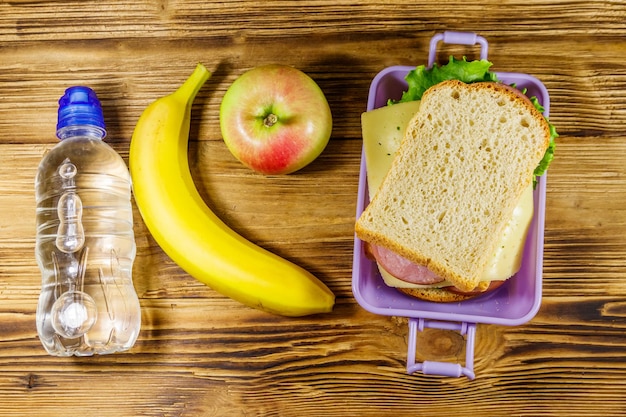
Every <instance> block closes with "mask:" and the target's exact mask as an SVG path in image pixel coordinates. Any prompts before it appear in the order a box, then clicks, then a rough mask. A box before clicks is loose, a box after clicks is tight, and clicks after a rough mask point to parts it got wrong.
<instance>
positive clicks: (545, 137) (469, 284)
mask: <svg viewBox="0 0 626 417" xmlns="http://www.w3.org/2000/svg"><path fill="white" fill-rule="evenodd" d="M444 91H445V92H446V93H447V92H448V91H452V92H458V91H461V94H473V92H479V93H480V95H481V97H482V96H484V95H485V94H486V95H487V97H491V99H493V100H496V101H498V103H500V101H501V102H502V103H505V104H503V106H504V105H506V103H507V102H509V101H510V102H511V103H513V105H514V106H515V109H516V111H519V112H520V113H523V117H528V118H530V119H532V120H533V121H530V120H529V119H525V121H524V123H529V124H532V126H533V127H534V128H536V129H538V130H540V132H539V133H537V132H533V134H536V135H538V136H539V138H537V139H535V140H536V141H537V144H536V146H534V145H533V147H532V149H529V152H531V153H532V155H528V160H529V162H527V164H529V165H530V164H535V165H534V166H532V167H530V166H528V167H524V169H525V171H524V170H521V171H524V172H527V171H529V170H530V175H526V174H525V175H522V176H520V177H519V178H517V180H516V183H515V184H511V187H512V188H514V189H513V191H511V192H510V199H509V200H508V201H506V202H503V203H502V204H504V205H506V207H503V208H502V213H503V214H502V215H501V216H500V217H499V218H498V219H496V220H497V221H498V222H499V224H498V225H496V226H494V230H493V235H495V236H498V235H499V234H501V233H502V230H503V229H504V227H505V226H506V222H505V221H504V220H503V219H502V218H503V217H506V215H507V214H510V213H512V210H513V208H514V206H515V204H516V202H517V200H518V199H519V197H520V196H521V194H522V191H523V190H524V189H525V188H526V187H527V186H529V185H530V182H531V181H532V175H531V174H532V170H534V168H535V167H536V165H537V164H538V163H539V161H540V160H541V158H542V157H543V155H544V153H545V151H546V149H547V148H548V145H549V141H550V128H549V125H548V123H547V121H546V120H545V118H544V117H543V115H542V114H541V113H540V112H539V111H537V109H535V107H534V106H533V104H532V103H531V102H530V100H529V99H528V98H527V97H526V96H524V95H523V94H522V93H521V92H519V91H518V90H516V89H513V88H512V87H509V86H505V85H502V84H499V83H493V82H484V83H475V84H465V83H462V82H460V81H457V80H450V81H445V82H443V83H440V84H438V85H436V86H434V87H432V88H430V89H429V90H427V91H426V92H425V93H424V96H423V97H422V105H421V106H420V110H419V111H418V113H417V114H416V115H415V116H414V118H413V119H412V120H411V122H410V123H409V127H408V128H407V131H406V135H405V138H404V140H403V143H402V145H401V147H400V150H399V151H398V154H402V153H403V152H404V153H407V154H408V152H409V151H406V150H405V149H403V148H407V149H409V150H411V149H410V148H411V145H407V144H406V142H410V141H416V140H418V139H419V137H420V134H421V129H424V128H423V127H422V126H424V124H425V123H424V121H425V120H426V119H427V118H429V117H431V115H429V113H428V112H429V111H431V110H429V109H428V108H427V107H428V106H429V105H430V104H431V96H436V95H438V94H439V95H441V94H444V93H443V92H444ZM453 94H455V93H453ZM432 100H433V101H434V100H436V98H433V99H432ZM435 104H436V103H435ZM492 107H494V106H493V105H492ZM509 111H510V110H509ZM432 117H437V115H435V116H432ZM493 117H499V116H498V115H493ZM413 146H414V145H413ZM413 151H414V150H413ZM403 158H404V159H405V160H403ZM407 158H408V156H406V155H402V157H398V156H396V159H394V163H393V166H392V169H391V170H390V173H391V171H394V169H395V171H396V172H395V173H394V174H393V177H392V180H397V178H398V171H399V170H401V169H402V167H401V166H400V165H402V164H405V165H406V164H410V163H411V162H412V161H411V160H409V161H406V159H407ZM390 173H388V174H387V177H386V178H385V181H383V185H382V186H381V189H383V188H386V189H387V191H386V194H385V197H380V198H381V199H382V198H385V199H387V200H390V199H393V198H395V197H394V196H393V190H390V189H391V188H393V186H394V185H395V183H394V184H391V185H390V184H385V183H387V182H391V181H392V180H390V181H387V179H388V178H389V177H390V175H391V174H390ZM402 185H403V186H404V185H405V184H402ZM381 194H382V193H381V192H380V191H379V193H377V195H376V196H375V197H374V200H373V201H375V200H376V199H378V198H379V195H381ZM390 196H391V197H390ZM373 201H372V202H373ZM384 204H387V205H389V204H390V203H389V201H386V203H385V202H382V203H381V202H379V204H378V206H377V207H376V209H373V210H371V211H372V212H369V213H368V211H370V206H372V204H370V206H368V207H367V208H366V210H365V212H364V213H363V215H362V216H361V217H360V218H359V220H358V221H357V223H356V226H355V230H356V234H357V236H358V237H359V238H361V239H362V240H364V241H367V242H370V243H372V244H376V245H380V246H384V247H386V248H388V249H390V250H392V251H394V252H396V253H398V254H399V255H401V256H403V257H405V258H407V259H409V260H411V261H412V262H415V263H418V264H421V265H424V266H426V267H428V268H429V269H430V270H431V271H433V272H434V273H436V274H438V275H440V276H442V277H444V278H445V279H447V280H449V281H451V282H453V283H454V284H455V286H456V287H457V288H459V289H460V290H462V291H470V290H472V289H474V288H475V287H476V285H477V283H478V274H479V273H480V272H481V271H482V270H483V269H484V267H485V264H486V259H487V257H486V256H485V254H484V253H468V254H467V255H465V256H467V257H470V258H471V259H470V262H474V263H475V264H476V265H472V266H471V268H473V270H472V272H471V275H472V276H464V274H463V273H459V269H458V268H457V269H454V268H451V267H450V265H447V264H445V262H442V261H441V260H440V259H434V258H435V256H436V255H437V254H435V255H433V251H431V255H427V254H426V253H425V252H422V251H419V250H416V249H415V248H413V247H410V246H408V245H407V244H406V242H402V241H400V240H399V239H397V238H393V237H390V236H389V235H388V234H387V233H386V232H387V231H386V230H385V229H384V228H381V227H378V226H377V227H372V225H371V224H370V223H372V222H374V221H375V220H374V219H375V218H376V216H381V215H382V213H383V212H385V211H384V210H383V209H382V208H381V206H383V205H384ZM367 219H370V220H369V221H368V220H367ZM403 220H404V219H403ZM433 233H434V232H433ZM492 240H493V242H492V243H489V244H486V245H485V247H484V248H483V250H484V251H485V252H489V251H491V250H493V248H494V247H495V244H496V243H497V242H496V240H497V239H495V238H494V239H492ZM490 245H491V246H490ZM433 290H434V291H433ZM433 290H431V289H428V291H423V290H421V289H420V290H416V291H413V290H409V291H407V292H405V291H403V292H405V293H408V294H409V295H411V294H413V296H417V297H418V298H422V299H429V300H431V301H440V302H445V301H444V300H452V301H455V300H458V299H459V297H461V298H462V299H467V298H471V297H472V296H469V297H465V296H460V295H459V294H454V293H450V292H449V291H442V290H436V289H433ZM449 294H452V295H449Z"/></svg>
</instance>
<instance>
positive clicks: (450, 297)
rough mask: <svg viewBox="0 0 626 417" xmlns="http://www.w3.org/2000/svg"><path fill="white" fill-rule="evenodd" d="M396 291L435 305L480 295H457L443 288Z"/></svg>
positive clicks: (402, 289) (399, 289)
mask: <svg viewBox="0 0 626 417" xmlns="http://www.w3.org/2000/svg"><path fill="white" fill-rule="evenodd" d="M396 289H397V290H398V291H400V292H402V293H404V294H406V295H409V296H411V297H415V298H419V299H420V300H425V301H433V302H435V303H456V302H461V301H465V300H469V299H470V298H474V297H476V296H478V295H480V294H471V295H465V294H457V293H454V292H451V291H448V290H446V289H445V288H396Z"/></svg>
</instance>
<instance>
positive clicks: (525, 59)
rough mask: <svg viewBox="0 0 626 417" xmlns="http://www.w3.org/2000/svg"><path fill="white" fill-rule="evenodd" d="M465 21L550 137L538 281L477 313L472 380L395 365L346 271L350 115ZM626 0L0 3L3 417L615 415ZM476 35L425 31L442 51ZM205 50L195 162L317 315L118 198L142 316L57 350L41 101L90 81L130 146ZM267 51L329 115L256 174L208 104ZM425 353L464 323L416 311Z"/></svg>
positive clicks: (390, 341) (624, 404) (622, 403)
mask: <svg viewBox="0 0 626 417" xmlns="http://www.w3.org/2000/svg"><path fill="white" fill-rule="evenodd" d="M443 30H464V31H475V32H477V33H479V34H480V35H482V36H484V37H486V38H487V40H488V41H489V46H490V49H489V57H490V59H491V60H492V61H493V62H494V67H493V69H494V70H497V71H514V72H524V73H529V74H532V75H534V76H536V77H537V78H539V79H540V80H541V81H542V82H543V83H544V84H545V85H546V86H547V88H548V90H549V92H550V96H551V111H550V118H551V120H552V122H553V123H554V124H555V125H556V126H557V128H558V130H559V132H560V134H561V136H560V137H559V138H558V141H557V142H558V145H557V146H558V147H557V158H556V160H555V162H554V164H553V165H552V167H551V170H550V172H549V177H548V196H547V213H546V217H547V221H546V235H545V260H544V283H543V293H544V296H543V300H542V306H541V308H540V311H539V313H538V314H537V316H536V317H535V318H533V320H531V321H530V322H529V323H527V324H525V325H521V326H516V327H503V326H495V325H478V330H477V337H476V352H475V370H476V373H477V378H476V380H474V381H468V380H466V379H463V378H442V377H433V376H424V375H421V374H415V375H407V374H406V369H405V365H406V355H407V352H406V350H407V341H408V340H407V339H408V325H407V320H406V319H405V318H401V317H384V316H378V315H374V314H371V313H368V312H366V311H365V310H363V309H362V308H361V307H360V306H359V305H358V304H357V302H356V301H355V299H354V297H353V295H352V290H351V271H352V244H353V226H354V213H355V210H356V193H357V180H358V170H359V163H360V152H361V132H360V114H361V112H362V111H364V109H365V104H366V100H367V93H368V88H369V84H370V82H371V80H372V78H373V77H374V76H375V75H376V73H378V72H379V71H380V70H382V69H383V68H385V67H387V66H390V65H419V64H422V63H425V62H426V59H427V53H428V43H429V41H430V38H431V37H432V36H433V35H434V34H435V33H438V32H441V31H443ZM624 33H626V3H625V2H623V1H621V0H619V1H618V0H614V1H600V0H596V1H583V0H568V1H562V0H529V1H524V2H521V1H516V0H508V1H495V0H487V1H481V2H466V1H448V0H444V1H430V0H425V1H421V2H415V1H409V0H399V1H387V0H384V1H370V0H364V1H354V0H352V1H347V0H335V1H327V0H314V1H307V2H303V1H280V0H268V1H235V0H229V1H221V2H217V1H205V0H194V1H191V0H190V1H184V0H155V1H149V0H123V1H112V0H106V1H95V0H92V1H80V2H76V1H69V0H9V1H4V2H1V3H0V417H5V416H6V417H9V416H10V417H17V416H20V417H22V416H67V415H85V416H102V417H107V416H115V417H121V416H168V417H169V416H294V417H305V416H339V415H341V416H360V417H368V416H372V417H373V416H386V415H389V416H394V417H399V416H416V415H418V416H435V417H437V416H442V417H443V416H450V415H455V414H466V415H477V416H479V415H480V416H592V415H597V416H621V415H624V414H626V133H625V132H626V65H624V60H623V57H624V55H626V40H625V38H624ZM477 53H478V51H477V50H476V48H466V47H459V46H454V45H446V46H443V45H442V46H441V48H440V49H439V50H438V59H439V60H440V61H445V60H447V57H448V55H450V54H455V55H457V56H458V55H463V54H466V55H468V56H469V57H475V56H477ZM198 61H201V62H203V63H204V64H205V65H207V66H208V67H209V68H210V69H211V70H212V71H213V72H214V74H213V77H212V78H211V79H210V80H209V81H208V83H207V84H206V86H205V87H204V88H203V89H202V90H201V92H200V94H199V96H198V98H197V100H196V102H195V104H194V108H193V116H192V119H193V120H192V132H191V143H190V150H189V158H190V163H191V166H192V174H193V177H194V180H195V182H196V185H197V187H198V189H199V190H200V193H201V194H202V196H203V198H204V199H205V200H206V201H207V203H208V204H209V205H210V206H211V207H213V209H214V210H215V211H216V212H217V213H218V214H219V215H220V216H221V217H222V218H223V219H224V220H225V221H226V222H227V223H228V224H229V225H231V226H232V227H233V228H234V229H235V230H237V231H238V232H239V233H241V234H242V235H244V236H246V237H247V238H249V239H251V240H252V241H254V242H256V243H258V244H260V245H261V246H263V247H266V248H268V249H270V250H272V251H274V252H276V253H278V254H280V255H281V256H284V257H285V258H288V259H290V260H292V261H294V262H296V263H298V264H300V265H302V266H304V267H306V268H307V269H309V270H310V271H311V272H313V273H314V274H316V275H317V276H319V277H320V278H321V279H322V280H323V281H324V282H326V283H327V284H328V286H329V287H330V288H331V289H332V290H333V291H334V292H335V294H336V295H337V305H336V307H335V310H334V311H333V312H332V313H330V314H325V315H320V316H315V317H307V318H298V319H288V318H282V317H277V316H272V315H268V314H265V313H262V312H259V311H256V310H251V309H249V308H246V307H244V306H242V305H240V304H238V303H236V302H234V301H232V300H230V299H227V298H224V297H222V296H221V295H219V294H217V293H215V292H214V291H212V290H211V289H210V288H208V287H206V286H204V285H203V284H201V283H199V282H197V281H195V280H194V279H193V278H191V277H190V276H188V275H187V274H185V273H184V272H183V271H182V270H181V269H180V268H179V267H178V266H177V265H176V264H175V263H173V262H172V261H171V260H170V259H169V258H168V257H167V256H166V255H165V254H164V253H163V252H162V251H161V249H160V248H159V247H158V245H157V244H156V243H155V241H154V240H153V239H152V238H151V236H150V234H149V233H148V231H147V229H146V227H145V225H144V224H143V222H142V220H141V217H140V216H139V213H138V212H137V211H136V210H135V212H134V214H135V233H136V239H137V247H138V253H137V259H136V261H135V268H134V283H135V287H136V289H137V292H138V294H139V296H140V302H141V306H142V321H143V323H142V331H141V333H140V335H139V339H138V341H137V343H136V345H135V347H134V348H133V349H132V350H131V351H130V352H129V353H126V354H117V355H108V356H102V357H93V358H71V359H59V358H54V357H51V356H48V355H47V354H46V353H45V351H44V350H43V348H42V347H41V344H40V342H39V340H38V338H37V333H36V329H35V309H36V303H37V297H38V294H39V286H40V275H39V270H38V268H37V265H36V262H35V259H34V253H33V252H34V242H35V239H34V229H35V217H34V211H35V202H34V191H33V180H34V176H35V172H36V169H37V164H38V162H39V160H40V159H41V157H42V156H43V155H44V153H45V152H46V151H47V150H48V149H50V148H51V147H52V146H53V145H54V144H55V142H56V140H55V139H54V126H55V123H56V109H57V100H58V98H59V97H60V95H61V94H62V93H63V90H64V89H65V88H66V87H68V86H70V85H75V84H82V83H85V84H88V85H90V86H92V87H93V88H94V89H95V90H96V91H97V92H98V95H99V97H100V99H101V100H102V102H103V106H104V110H105V117H106V119H107V125H108V131H109V137H108V139H107V140H108V142H109V143H111V144H112V146H113V147H114V148H115V149H116V150H117V151H119V152H120V154H122V156H123V157H124V158H127V156H128V146H129V138H130V136H131V134H132V131H133V128H134V124H135V122H136V121H137V118H138V117H139V115H140V114H141V111H142V110H143V109H144V108H145V106H147V104H148V103H150V102H151V101H153V100H154V99H156V98H158V97H160V96H162V95H165V94H168V93H169V92H171V91H173V90H174V89H175V88H176V87H177V86H178V85H179V84H180V83H181V82H182V81H183V80H184V79H185V78H186V77H187V75H189V73H190V72H191V70H192V69H193V67H194V66H195V63H196V62H198ZM269 62H280V63H285V64H289V65H294V66H296V67H298V68H300V69H302V70H303V71H305V72H307V73H308V74H309V75H311V76H312V77H313V78H314V79H315V80H316V81H317V82H318V83H319V85H320V87H321V88H322V89H323V90H324V92H325V94H326V96H327V98H328V101H329V103H330V106H331V109H332V112H333V117H334V126H333V135H332V139H331V142H330V144H329V146H328V148H327V149H326V150H325V152H324V153H323V154H322V156H321V157H320V158H319V159H317V160H316V161H315V162H314V163H313V164H312V165H310V166H309V167H307V168H305V169H304V170H302V171H300V172H298V173H296V174H294V175H290V176H284V177H263V176H259V175H256V174H254V173H252V172H251V171H249V170H247V169H246V168H244V167H243V166H242V165H241V164H239V163H238V162H237V161H235V160H234V159H233V157H232V156H231V155H230V153H229V152H228V150H227V149H226V147H225V145H224V144H223V142H222V141H221V135H220V131H219V105H220V102H221V98H222V96H223V95H224V93H225V91H226V89H227V88H228V86H229V85H230V84H231V83H232V82H233V81H234V80H235V79H236V78H237V76H239V75H240V74H241V73H243V72H244V71H245V70H247V69H249V68H252V67H254V66H257V65H260V64H264V63H269ZM417 345H418V351H417V356H418V360H424V359H428V360H439V361H454V362H463V361H464V357H465V356H464V355H465V351H464V349H465V347H464V340H463V338H462V337H461V336H460V335H459V334H457V333H455V332H450V331H441V330H432V329H430V330H428V331H425V332H423V333H420V334H419V336H418V342H417Z"/></svg>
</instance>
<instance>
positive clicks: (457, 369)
mask: <svg viewBox="0 0 626 417" xmlns="http://www.w3.org/2000/svg"><path fill="white" fill-rule="evenodd" d="M426 328H431V329H441V330H453V331H458V332H459V333H461V336H465V366H462V365H461V364H459V363H452V362H436V361H424V362H416V361H415V352H416V350H417V332H418V331H420V332H422V331H424V329H426ZM475 337H476V323H467V322H460V323H459V322H450V321H438V320H426V319H423V318H410V319H409V342H408V351H407V361H406V370H407V372H408V373H409V374H413V373H415V372H421V373H423V374H424V375H437V376H451V377H456V378H458V377H460V376H462V375H465V376H466V377H467V378H469V379H470V380H471V379H474V377H475V374H474V340H475Z"/></svg>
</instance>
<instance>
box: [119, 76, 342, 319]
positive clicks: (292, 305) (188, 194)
mask: <svg viewBox="0 0 626 417" xmlns="http://www.w3.org/2000/svg"><path fill="white" fill-rule="evenodd" d="M210 76H211V73H210V72H209V71H208V70H207V69H206V68H205V67H204V66H203V65H202V64H198V65H197V67H196V69H195V71H194V72H193V74H191V76H190V77H189V78H188V79H187V81H185V83H184V84H182V85H181V86H180V88H179V89H178V90H176V91H175V92H174V93H172V94H170V95H168V96H165V97H162V98H159V99H157V100H156V101H154V102H153V103H152V104H150V105H149V106H148V107H147V108H146V109H145V110H144V112H143V114H142V115H141V117H140V118H139V120H138V122H137V125H136V127H135V130H134V132H133V136H132V139H131V144H130V155H129V161H130V172H131V176H132V180H133V191H134V195H135V202H136V203H137V207H138V208H139V212H140V213H141V216H142V217H143V220H144V222H145V224H146V226H147V227H148V229H149V230H150V233H151V234H152V236H153V237H154V239H155V240H156V242H157V243H158V244H159V246H161V248H162V249H163V250H164V251H165V253H166V254H167V255H168V256H169V257H170V258H171V259H172V260H174V261H175V262H176V263H177V264H178V265H179V266H180V267H181V268H182V269H183V270H185V271H186V272H187V273H189V274H190V275H191V276H193V277H194V278H196V279H197V280H199V281H201V282H203V283H205V284H207V285H208V286H210V287H211V288H213V289H214V290H215V291H218V292H220V293H222V294H223V295H225V296H228V297H230V298H232V299H234V300H237V301H239V302H241V303H243V304H245V305H248V306H250V307H254V308H258V309H260V310H264V311H267V312H271V313H274V314H279V315H283V316H304V315H309V314H315V313H323V312H329V311H331V310H332V308H333V305H334V302H335V296H334V294H333V293H332V292H331V291H330V290H329V289H328V287H326V285H324V284H323V283H322V282H321V281H320V280H319V279H317V278H316V277H315V276H313V275H312V274H311V273H309V272H307V271H306V270H304V269H303V268H301V267H299V266H297V265H295V264H293V263H291V262H289V261H287V260H285V259H283V258H281V257H279V256H277V255H275V254H273V253H271V252H269V251H267V250H265V249H263V248H261V247H259V246H257V245H255V244H253V243H251V242H250V241H248V240H246V239H245V238H243V237H242V236H240V235H239V234H237V233H235V232H234V231H233V230H232V229H230V228H229V227H228V226H227V225H226V224H225V223H224V222H222V221H221V220H220V219H219V218H218V217H217V216H216V215H215V214H214V213H213V211H211V209H210V208H209V207H207V205H206V204H205V202H204V200H203V199H202V197H201V196H200V194H199V193H198V191H197V189H196V187H195V184H194V183H193V179H192V177H191V173H190V171H189V161H188V156H187V146H188V140H189V127H190V119H191V117H190V116H191V106H192V103H193V100H194V98H195V96H196V94H197V93H198V91H199V90H200V88H201V87H202V85H203V84H204V83H205V82H206V80H208V79H209V77H210Z"/></svg>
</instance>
